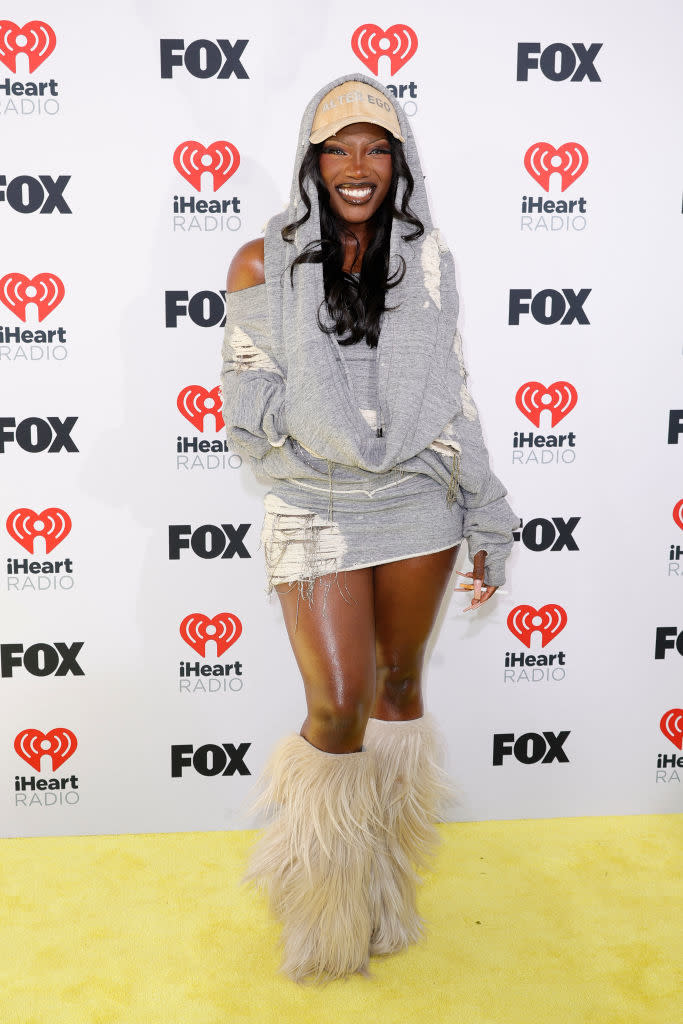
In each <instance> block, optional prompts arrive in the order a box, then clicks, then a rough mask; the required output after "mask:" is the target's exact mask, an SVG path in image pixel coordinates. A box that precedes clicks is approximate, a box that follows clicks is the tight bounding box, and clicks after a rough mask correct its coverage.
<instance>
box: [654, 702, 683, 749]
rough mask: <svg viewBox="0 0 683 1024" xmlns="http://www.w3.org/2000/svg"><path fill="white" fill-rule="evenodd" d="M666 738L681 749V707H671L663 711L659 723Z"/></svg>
mask: <svg viewBox="0 0 683 1024" xmlns="http://www.w3.org/2000/svg"><path fill="white" fill-rule="evenodd" d="M659 728H660V729H661V730H662V732H663V733H664V735H665V736H666V738H667V739H668V740H671V742H672V743H673V745H674V746H675V747H678V749H679V750H681V749H683V708H671V710H670V711H665V712H664V714H663V715H662V719H661V721H660V723H659Z"/></svg>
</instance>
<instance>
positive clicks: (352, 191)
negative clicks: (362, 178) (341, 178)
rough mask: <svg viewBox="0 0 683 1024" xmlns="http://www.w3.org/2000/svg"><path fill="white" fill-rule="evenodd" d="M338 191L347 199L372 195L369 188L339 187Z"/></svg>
mask: <svg viewBox="0 0 683 1024" xmlns="http://www.w3.org/2000/svg"><path fill="white" fill-rule="evenodd" d="M339 191H340V192H341V194H342V195H343V196H348V197H349V199H367V198H368V196H371V195H372V189H371V188H340V189H339Z"/></svg>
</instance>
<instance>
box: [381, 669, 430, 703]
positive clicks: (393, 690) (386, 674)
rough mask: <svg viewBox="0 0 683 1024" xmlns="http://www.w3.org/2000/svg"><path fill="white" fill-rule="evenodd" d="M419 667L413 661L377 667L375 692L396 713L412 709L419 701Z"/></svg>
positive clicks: (420, 682)
mask: <svg viewBox="0 0 683 1024" xmlns="http://www.w3.org/2000/svg"><path fill="white" fill-rule="evenodd" d="M421 685H422V672H421V665H420V664H419V663H417V662H416V661H415V660H414V659H408V660H407V661H406V660H397V661H396V662H394V663H393V664H390V665H378V666H377V692H378V695H380V696H381V699H382V700H383V702H384V703H385V704H389V705H391V706H392V707H393V708H395V709H396V711H399V712H400V711H405V710H408V709H413V708H414V707H415V706H416V705H417V704H419V703H420V700H421Z"/></svg>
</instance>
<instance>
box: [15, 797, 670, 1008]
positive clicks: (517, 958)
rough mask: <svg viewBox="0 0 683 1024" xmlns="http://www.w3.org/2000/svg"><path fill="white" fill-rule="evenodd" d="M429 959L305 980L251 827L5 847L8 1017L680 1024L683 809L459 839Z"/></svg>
mask: <svg viewBox="0 0 683 1024" xmlns="http://www.w3.org/2000/svg"><path fill="white" fill-rule="evenodd" d="M442 835H443V845H442V848H441V851H440V854H439V857H438V860H437V863H436V871H435V874H434V875H432V876H430V877H429V879H428V880H427V881H426V882H425V884H424V886H423V887H422V889H421V893H420V906H421V909H422V911H423V913H424V915H425V916H426V917H427V919H428V921H429V922H430V927H429V934H428V936H427V938H426V940H425V941H424V942H423V943H422V944H421V945H420V946H418V947H414V948H412V949H410V950H409V951H406V952H404V953H402V954H400V955H398V956H394V957H391V958H388V959H383V960H373V961H372V963H373V969H372V978H371V979H365V978H361V977H354V978H351V979H349V980H345V981H337V982H333V983H331V984H329V985H327V986H326V987H324V988H317V989H316V988H311V987H301V986H297V985H295V984H293V983H292V982H290V981H288V980H287V979H286V978H284V977H283V976H281V975H279V974H278V972H277V967H278V963H279V959H278V953H277V948H276V943H277V937H278V929H277V927H276V926H275V925H274V924H272V923H271V922H270V920H269V919H268V916H267V912H266V910H265V907H264V905H263V904H262V902H261V901H260V899H259V898H258V897H255V896H254V895H253V894H251V893H250V892H249V891H247V890H244V889H242V888H241V887H240V886H239V885H238V879H239V877H240V876H241V873H242V870H243V868H244V864H245V862H246V856H247V851H248V849H249V846H250V844H251V842H252V838H253V833H249V832H209V833H188V834H175V835H146V836H105V837H101V836H100V837H83V838H71V839H6V840H4V841H2V843H1V844H0V852H1V861H2V876H1V884H2V889H1V891H2V906H1V910H2V913H1V920H0V1021H1V1022H2V1024H156V1022H157V1021H158V1022H162V1021H163V1022H164V1024H219V1022H220V1024H234V1022H240V1021H254V1022H258V1024H270V1022H273V1024H275V1022H277V1024H308V1022H311V1024H326V1022H329V1024H347V1022H349V1024H350V1022H354V1024H356V1022H357V1024H375V1022H378V1024H407V1022H410V1024H413V1022H415V1024H431V1022H441V1021H443V1022H449V1024H451V1022H452V1024H579V1022H580V1024H680V1021H681V1020H683V998H682V997H683V972H682V969H681V963H682V962H683V941H682V939H683V935H682V930H681V920H682V919H683V918H682V915H681V911H682V909H683V884H682V882H683V877H682V876H683V872H682V870H681V860H682V857H681V853H682V846H683V844H682V840H683V815H643V816H633V817H609V818H566V819H552V820H544V821H538V820H526V821H499V822H471V823H456V824H452V825H446V826H443V827H442Z"/></svg>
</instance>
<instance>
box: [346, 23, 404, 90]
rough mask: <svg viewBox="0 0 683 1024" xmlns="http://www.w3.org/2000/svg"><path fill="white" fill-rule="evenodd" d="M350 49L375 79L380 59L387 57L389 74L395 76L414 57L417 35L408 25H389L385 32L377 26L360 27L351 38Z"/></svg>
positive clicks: (377, 74)
mask: <svg viewBox="0 0 683 1024" xmlns="http://www.w3.org/2000/svg"><path fill="white" fill-rule="evenodd" d="M351 49H352V50H353V52H354V53H355V55H356V57H358V59H359V60H362V61H363V64H365V66H366V68H368V69H369V70H370V71H371V72H372V74H373V75H375V77H378V76H379V59H380V57H388V58H389V61H390V66H391V72H390V74H391V75H395V74H396V72H397V71H399V70H400V69H401V68H402V67H403V65H404V64H407V63H408V61H409V60H410V58H411V57H412V56H414V54H415V52H416V50H417V33H416V32H414V31H413V29H412V28H410V26H409V25H390V26H389V28H388V29H386V31H385V30H384V29H383V28H380V27H379V25H370V24H368V25H360V26H359V28H357V29H356V31H355V32H354V33H353V35H352V36H351Z"/></svg>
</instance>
